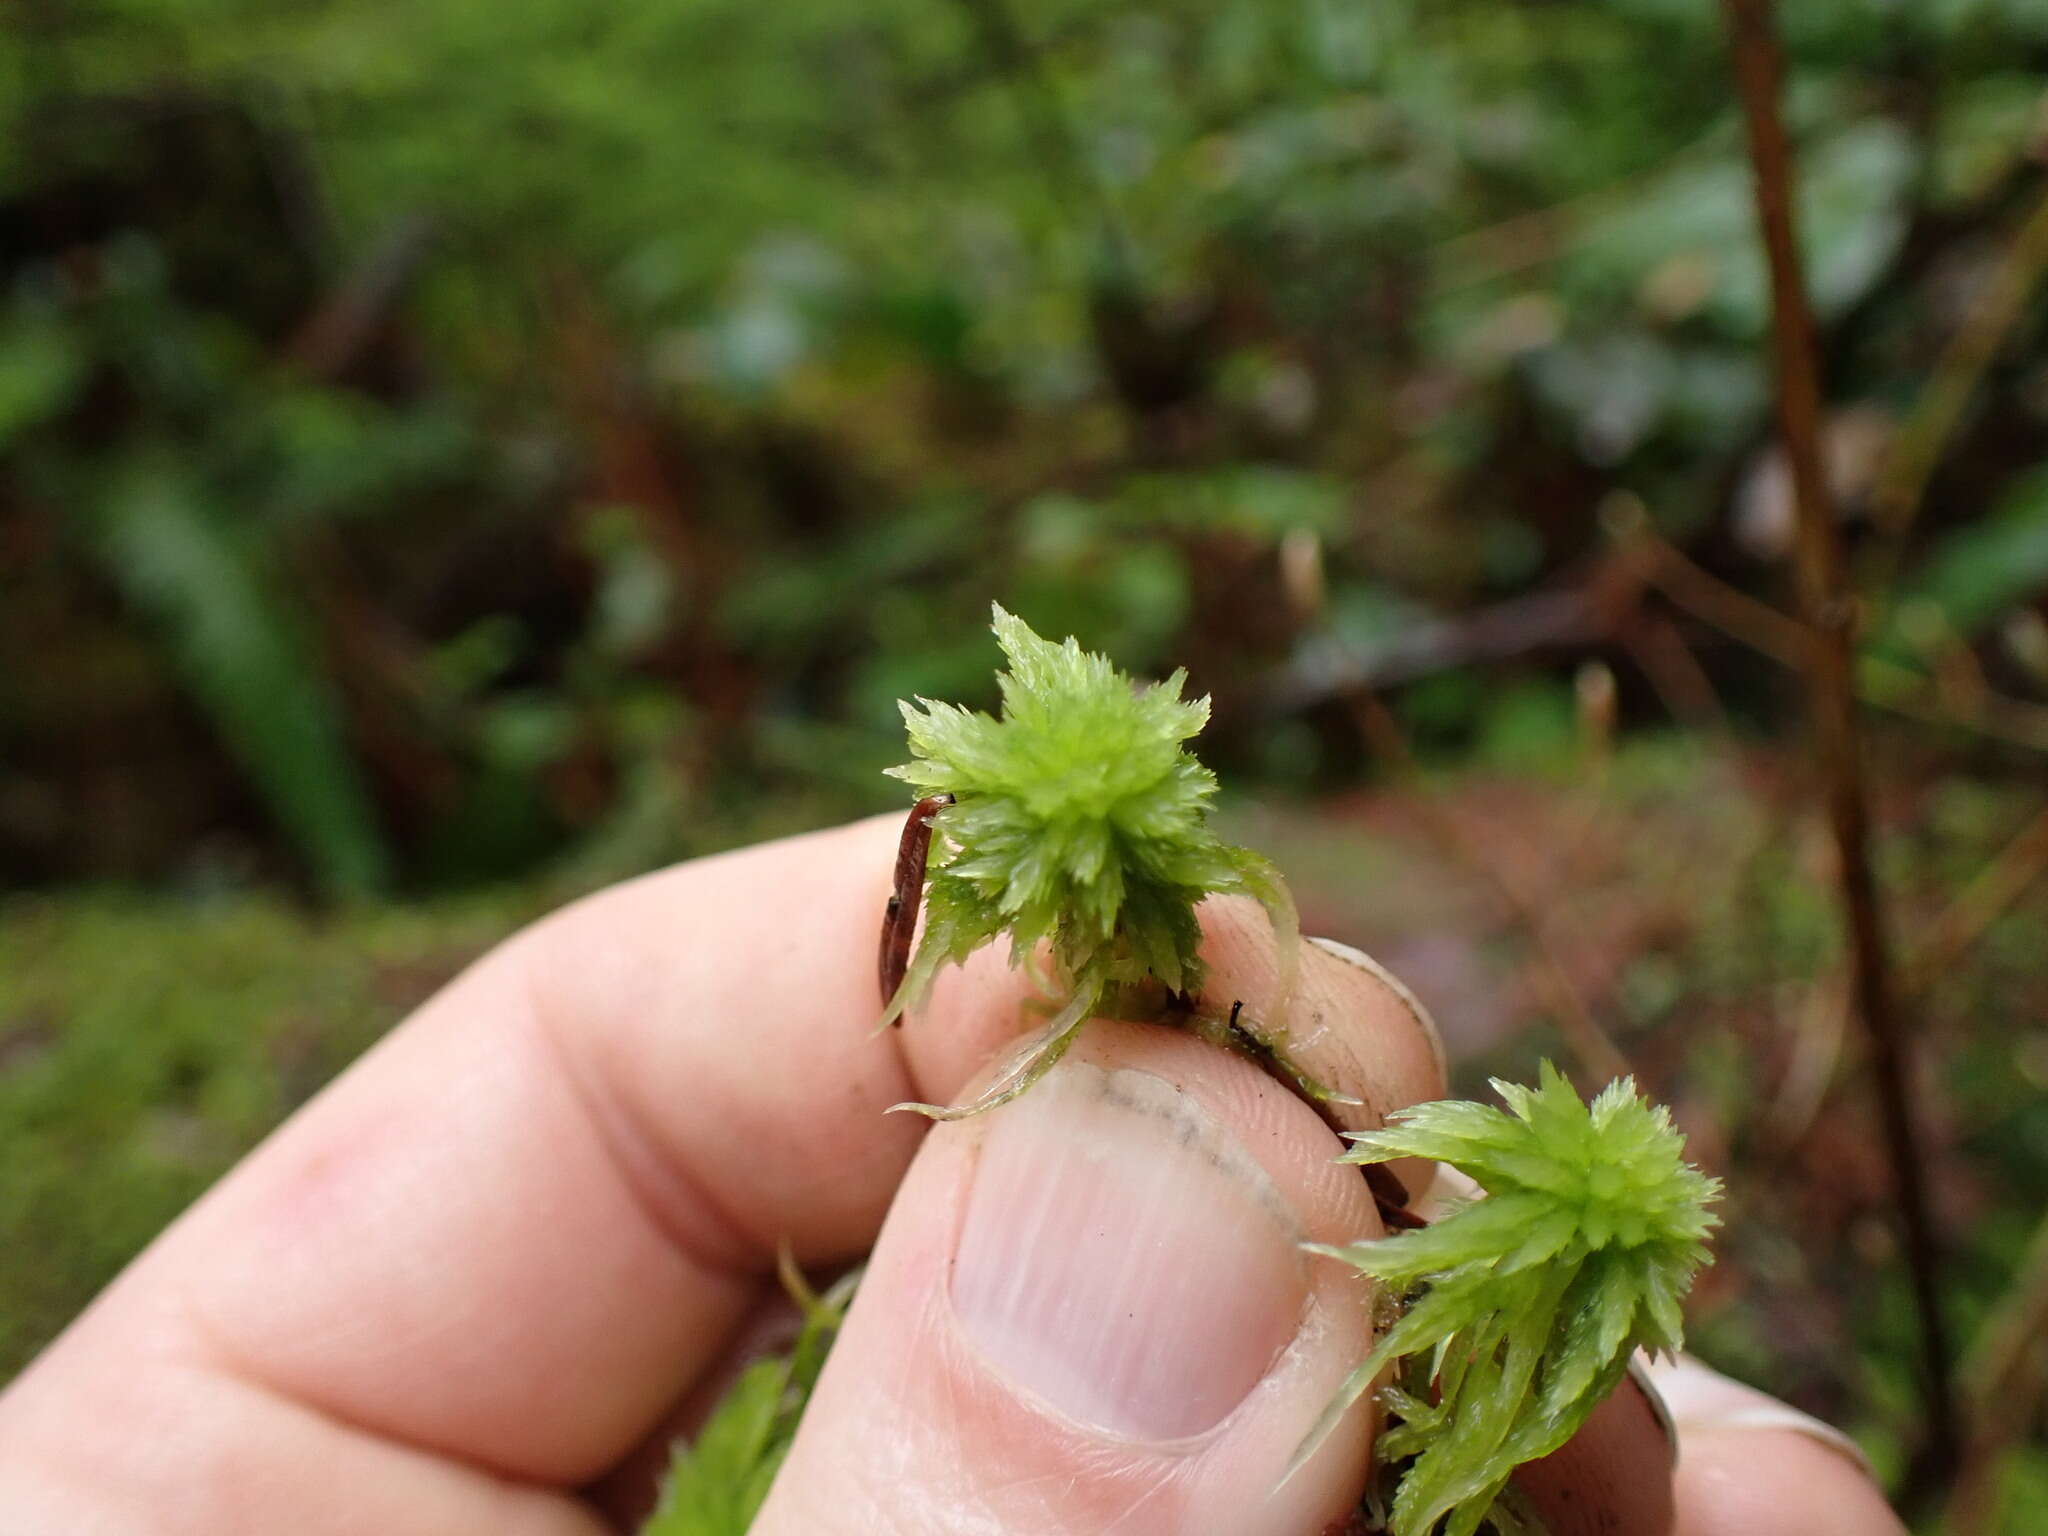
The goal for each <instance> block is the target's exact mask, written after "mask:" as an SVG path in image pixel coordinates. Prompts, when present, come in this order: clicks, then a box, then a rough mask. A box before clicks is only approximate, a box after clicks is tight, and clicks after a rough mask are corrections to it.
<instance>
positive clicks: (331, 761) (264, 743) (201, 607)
mask: <svg viewBox="0 0 2048 1536" xmlns="http://www.w3.org/2000/svg"><path fill="white" fill-rule="evenodd" d="M243 542H244V541H242V540H240V539H238V538H237V537H236V536H235V533H234V531H233V530H231V529H228V528H225V527H223V526H222V525H221V523H220V522H219V520H217V519H213V518H209V517H208V516H207V515H206V513H205V510H204V507H203V505H202V504H201V503H200V502H199V501H198V500H197V499H195V497H194V495H193V488H192V487H191V486H190V485H189V484H187V483H186V482H185V480H184V477H183V476H182V474H181V473H180V471H179V469H178V467H177V466H176V465H175V464H172V463H162V464H157V465H154V466H149V467H142V466H138V469H137V472H136V475H135V478H134V480H133V482H132V483H129V484H124V485H120V486H117V487H115V488H113V489H112V491H111V493H110V495H109V497H108V500H107V503H106V505H105V507H104V508H103V509H102V516H101V523H100V529H99V538H98V547H99V550H100V552H101V554H102V557H103V558H104V559H105V561H106V563H107V566H108V568H109V569H110V571H111V572H112V573H113V575H114V577H115V579H116V580H117V581H118V582H120V584H121V585H122V587H123V588H124V589H125V590H126V591H127V593H128V594H129V595H130V596H131V597H132V598H133V600H134V602H135V604H136V606H137V607H138V608H139V609H140V610H142V611H143V612H145V613H147V614H149V615H150V616H151V617H152V618H154V619H156V620H157V621H158V622H159V623H160V624H161V625H162V626H163V630H164V633H165V636H166V640H167V643H168V649H169V651H170V654H171V655H172V657H173V658H174V659H175V660H176V662H177V665H178V667H179V670H180V671H181V672H182V673H183V674H184V676H185V678H186V681H187V684H188V686H189V687H190V688H191V689H192V692H193V694H194V695H195V696H196V697H197V698H198V699H199V700H200V701H201V702H202V703H203V704H205V706H206V707H207V708H208V709H209V710H210V711H211V712H212V714H213V716H214V719H215V720H216V721H217V722H218V724H219V727H220V730H221V732H222V735H223V736H224V737H225V739H226V741H227V742H228V744H229V746H230V747H231V749H232V750H233V751H234V752H235V754H236V755H237V756H238V757H240V758H241V759H242V761H243V762H244V763H245V764H246V765H247V767H248V770H249V773H250V776H251V778H252V779H253V780H254V781H255V783H256V785H257V786H258V787H259V788H260V789H261V791H262V792H263V794H264V796H265V797H266V798H267V799H268V801H269V802H270V804H271V807H272V808H273V810H274V812H275V814H276V815H277V818H278V820H279V821H280V822H281V823H282V824H283V826H284V827H285V829H286V831H287V832H288V833H289V834H290V835H291V837H292V838H293V840H294V841H295V842H296V843H297V844H298V846H299V847H300V848H301V849H302V850H303V852H304V853H305V856H306V859H307V861H308V863H309V864H310V865H311V867H312V870H313V873H314V875H315V877H316V878H317V880H318V881H319V883H320V884H321V885H322V886H324V887H325V888H326V889H327V891H328V892H329V893H330V894H332V895H349V894H360V893H361V892H363V891H366V890H373V889H375V888H377V887H378V886H381V885H383V884H384V883H385V880H386V878H387V877H388V875H389V866H388V861H387V859H386V856H385V851H384V845H383V839H382V836H381V834H380V833H379V832H378V830H377V825H376V822H375V819H374V818H373V816H372V814H371V811H370V805H369V798H368V796H367V794H366V793H365V791H364V788H363V785H362V782H361V779H360V776H359V774H358V770H357V764H356V761H355V759H354V757H353V756H352V755H351V754H350V753H349V752H348V751H347V750H346V748H345V746H344V743H343V739H342V732H341V723H340V718H339V715H340V711H339V709H338V708H337V706H336V703H335V701H334V699H333V698H332V697H331V695H330V692H329V688H328V683H327V679H326V677H325V676H323V675H322V674H321V672H320V669H319V668H318V666H317V665H316V664H315V662H314V658H313V650H312V647H311V646H310V645H309V644H308V641H307V637H306V635H305V633H304V630H303V629H302V627H301V626H300V624H299V623H298V622H297V620H296V618H295V616H294V615H293V613H292V612H291V611H290V608H289V606H288V605H287V604H286V603H285V602H284V601H283V600H282V599H281V597H280V595H279V594H278V593H277V592H276V591H275V589H274V586H273V584H272V582H271V581H270V580H269V579H268V577H267V576H266V574H265V572H264V571H263V568H262V565H261V562H260V561H258V560H257V559H256V558H254V556H253V555H252V553H251V552H250V551H249V550H248V549H247V548H245V547H243Z"/></svg>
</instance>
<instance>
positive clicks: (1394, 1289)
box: [1317, 1062, 1720, 1536]
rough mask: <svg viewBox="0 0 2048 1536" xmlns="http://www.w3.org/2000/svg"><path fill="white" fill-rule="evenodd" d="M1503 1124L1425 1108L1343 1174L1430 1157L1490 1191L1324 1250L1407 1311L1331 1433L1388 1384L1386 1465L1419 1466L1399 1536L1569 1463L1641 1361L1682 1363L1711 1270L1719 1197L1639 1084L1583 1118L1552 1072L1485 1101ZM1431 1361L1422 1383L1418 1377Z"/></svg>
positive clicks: (1459, 1526)
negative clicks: (1402, 1365)
mask: <svg viewBox="0 0 2048 1536" xmlns="http://www.w3.org/2000/svg"><path fill="white" fill-rule="evenodd" d="M1493 1086H1494V1088H1495V1090H1496V1091H1497V1092H1498V1093H1499V1094H1500V1096H1501V1097H1502V1099H1504V1100H1505V1101H1506V1102H1507V1106H1508V1113H1503V1112H1501V1111H1500V1110H1497V1109H1492V1108H1489V1107H1487V1106H1485V1105H1481V1104H1474V1103H1468V1102H1464V1101H1460V1100H1448V1101H1444V1102H1441V1103H1435V1104H1422V1105H1417V1106H1415V1107H1414V1108H1411V1109H1406V1110H1402V1111H1400V1112H1399V1113H1397V1114H1396V1115H1394V1116H1392V1117H1391V1118H1390V1120H1389V1122H1388V1124H1387V1126H1386V1128H1385V1129H1383V1130H1379V1131H1370V1132H1361V1133H1357V1134H1354V1135H1352V1136H1351V1137H1350V1140H1351V1141H1352V1142H1353V1143H1354V1145H1353V1147H1352V1150H1351V1151H1350V1152H1349V1153H1347V1154H1346V1155H1345V1157H1344V1159H1343V1161H1345V1162H1350V1163H1380V1162H1386V1161H1389V1160H1391V1159H1394V1158H1400V1157H1424V1158H1432V1159H1435V1160H1436V1161H1439V1162H1442V1163H1447V1164H1449V1165H1450V1166H1451V1167H1454V1168H1456V1169H1458V1170H1459V1171H1460V1172H1462V1173H1464V1174H1466V1175H1467V1176H1468V1177H1470V1178H1471V1179H1472V1180H1473V1181H1474V1182H1476V1183H1477V1184H1478V1185H1479V1186H1480V1187H1481V1188H1482V1189H1484V1190H1485V1191H1486V1192H1487V1198H1486V1199H1484V1200H1479V1201H1474V1202H1472V1203H1470V1204H1467V1205H1465V1206H1463V1207H1461V1208H1460V1209H1458V1210H1456V1211H1454V1212H1453V1213H1452V1214H1450V1215H1448V1216H1445V1217H1444V1218H1443V1219H1441V1220H1439V1221H1437V1222H1435V1223H1433V1224H1431V1225H1430V1226H1427V1227H1423V1228H1421V1229H1418V1230H1415V1231H1409V1232H1403V1233H1400V1234H1398V1235H1396V1236H1393V1237H1389V1238H1382V1239H1378V1240H1376V1241H1367V1242H1358V1243H1352V1244H1349V1245H1346V1246H1343V1247H1318V1248H1317V1251H1318V1252H1322V1253H1327V1254H1329V1255H1330V1256H1332V1257H1334V1258H1338V1259H1341V1260H1343V1261H1344V1262H1345V1263H1347V1264H1350V1265H1352V1266H1354V1267H1355V1268H1357V1269H1359V1270H1360V1271H1362V1272H1363V1273H1365V1274H1368V1275H1371V1276H1372V1277H1373V1278H1374V1279H1376V1280H1377V1281H1379V1282H1380V1284H1381V1285H1382V1286H1384V1287H1386V1288H1387V1289H1388V1291H1389V1292H1391V1293H1392V1294H1393V1295H1395V1296H1397V1297H1401V1298H1404V1299H1405V1301H1406V1305H1405V1309H1404V1310H1403V1312H1402V1314H1401V1316H1400V1318H1399V1320H1398V1321H1396V1322H1395V1323H1394V1324H1393V1326H1392V1327H1390V1328H1388V1329H1387V1331H1386V1332H1385V1333H1384V1334H1383V1335H1382V1336H1381V1338H1380V1340H1379V1342H1378V1343H1377V1344H1375V1345H1374V1346H1373V1349H1372V1352H1371V1354H1370V1355H1368V1356H1367V1357H1366V1360H1365V1361H1364V1363H1363V1364H1362V1365H1360V1366H1359V1368H1358V1369H1357V1370H1356V1371H1355V1372H1354V1373H1353V1374H1352V1376H1351V1377H1350V1379H1349V1380H1348V1381H1347V1382H1346V1384H1345V1387H1344V1390H1343V1392H1342V1393H1341V1394H1340V1395H1339V1397H1338V1399H1337V1401H1336V1402H1335V1403H1334V1404H1333V1405H1332V1408H1331V1412H1330V1414H1328V1415H1326V1417H1325V1424H1326V1425H1327V1424H1328V1423H1330V1422H1333V1421H1334V1417H1335V1416H1336V1415H1338V1414H1341V1413H1342V1412H1343V1411H1344V1410H1345V1409H1347V1408H1348V1407H1349V1406H1350V1405H1351V1404H1352V1403H1353V1402H1355V1401H1357V1399H1358V1397H1359V1396H1360V1395H1361V1394H1363V1393H1364V1391H1365V1390H1366V1389H1367V1387H1369V1386H1370V1385H1371V1383H1372V1381H1373V1380H1374V1378H1375V1377H1377V1376H1378V1375H1379V1374H1380V1373H1381V1372H1382V1371H1383V1370H1385V1369H1386V1368H1387V1367H1388V1366H1389V1365H1393V1364H1395V1363H1397V1362H1406V1363H1408V1364H1409V1365H1410V1367H1411V1369H1410V1372H1409V1374H1408V1375H1406V1376H1405V1377H1404V1378H1403V1382H1402V1384H1401V1385H1398V1386H1391V1387H1389V1388H1387V1389H1386V1391H1385V1393H1384V1394H1383V1395H1384V1397H1385V1400H1386V1403H1387V1406H1388V1407H1389V1408H1390V1409H1391V1410H1393V1412H1394V1413H1396V1414H1397V1415H1398V1416H1399V1418H1400V1420H1401V1422H1400V1424H1399V1425H1398V1426H1396V1427H1394V1428H1392V1429H1390V1430H1388V1431H1387V1432H1386V1433H1385V1434H1384V1435H1383V1436H1382V1437H1381V1440H1380V1443H1379V1446H1378V1450H1377V1454H1378V1456H1379V1457H1380V1458H1381V1459H1382V1460H1385V1461H1394V1460H1400V1459H1403V1458H1408V1457H1412V1458H1414V1460H1413V1464H1412V1465H1411V1466H1409V1467H1408V1468H1407V1469H1406V1471H1405V1472H1404V1473H1403V1474H1402V1476H1401V1479H1400V1484H1399V1488H1398V1491H1397V1492H1396V1494H1395V1498H1394V1503H1393V1510H1392V1515H1393V1523H1392V1527H1391V1528H1392V1530H1393V1532H1394V1536H1426V1533H1428V1532H1430V1531H1433V1530H1435V1529H1436V1528H1437V1526H1438V1523H1439V1522H1440V1521H1446V1520H1447V1524H1446V1525H1445V1527H1444V1528H1445V1530H1446V1532H1447V1533H1448V1536H1471V1533H1472V1532H1473V1531H1475V1530H1476V1529H1477V1528H1478V1525H1479V1522H1480V1521H1481V1520H1482V1519H1483V1518H1485V1516H1486V1515H1487V1513H1488V1511H1489V1510H1490V1509H1491V1508H1492V1506H1493V1503H1494V1500H1495V1498H1496V1496H1497V1495H1498V1494H1499V1493H1500V1492H1501V1490H1502V1489H1503V1488H1504V1487H1505V1486H1506V1483H1507V1479H1508V1477H1509V1474H1511V1473H1512V1472H1513V1471H1514V1469H1515V1468H1516V1467H1517V1466H1519V1465H1521V1464H1522V1463H1523V1462H1525V1461H1530V1460H1533V1459H1535V1458H1536V1457H1539V1456H1547V1455H1549V1454H1550V1453H1551V1452H1552V1451H1554V1450H1556V1449H1557V1448H1558V1447H1559V1446H1561V1445H1563V1444H1564V1442H1565V1441H1566V1440H1568V1439H1569V1438H1570V1437H1571V1436H1572V1434H1573V1433H1574V1432H1575V1431H1576V1430H1577V1429H1578V1427H1579V1425H1581V1424H1582V1423H1584V1422H1585V1419H1586V1416H1587V1415H1588V1414H1589V1413H1591V1412H1592V1410H1593V1409H1594V1408H1595V1407H1596V1406H1597V1405H1598V1404H1599V1403H1600V1402H1601V1400H1602V1399H1604V1398H1605V1397H1606V1396H1607V1394H1608V1393H1609V1392H1611V1391H1613V1389H1614V1387H1615V1385H1616V1384H1617V1383H1618V1382H1619V1380H1620V1379H1621V1375H1622V1372H1623V1371H1624V1370H1625V1369H1626V1367H1627V1363H1628V1357H1629V1355H1630V1354H1631V1353H1632V1352H1634V1351H1635V1350H1636V1349H1638V1348H1647V1349H1650V1350H1652V1351H1664V1352H1667V1353H1676V1352H1677V1350H1678V1349H1679V1347H1680V1344H1681V1341H1682V1337H1683V1332H1684V1319H1683V1317H1682V1315H1681V1313H1680V1310H1679V1304H1680V1301H1681V1300H1682V1298H1683V1297H1684V1295H1685V1292H1686V1290H1687V1289H1688V1288H1689V1287H1690V1285H1691V1283H1692V1276H1693V1272H1694V1271H1695V1270H1696V1269H1697V1268H1698V1267H1699V1266H1700V1265H1701V1264H1702V1263H1704V1262H1705V1261H1706V1257H1707V1251H1706V1245H1705V1239H1706V1236H1707V1234H1708V1232H1709V1231H1711V1230H1712V1228H1713V1226H1714V1225H1715V1219H1714V1218H1713V1217H1712V1216H1711V1215H1709V1214H1708V1211H1707V1207H1708V1205H1709V1204H1710V1203H1711V1202H1712V1201H1713V1199H1714V1198H1715V1197H1716V1195H1717V1194H1718V1192H1719V1189H1720V1186H1719V1184H1718V1182H1717V1181H1715V1180H1713V1179H1710V1178H1708V1177H1707V1176H1706V1175H1704V1174H1701V1173H1699V1172H1697V1171H1696V1170H1694V1169H1693V1168H1691V1167H1689V1166H1688V1165H1687V1164H1686V1162H1685V1158H1684V1141H1683V1139H1682V1138H1681V1137H1680V1136H1679V1134H1678V1132H1677V1131H1676V1130H1675V1129H1674V1128H1673V1127H1672V1124H1671V1117H1670V1114H1669V1112H1668V1111H1666V1110H1665V1109H1663V1108H1661V1107H1655V1108H1653V1107H1652V1106H1650V1105H1649V1104H1647V1103H1646V1102H1644V1101H1643V1100H1642V1099H1640V1098H1639V1097H1637V1095H1636V1091H1635V1084H1634V1081H1633V1080H1632V1079H1623V1080H1621V1081H1618V1082H1614V1083H1610V1084H1609V1085H1608V1086H1607V1088H1606V1089H1605V1090H1603V1091H1602V1092H1601V1094H1600V1095H1599V1096H1598V1097H1597V1098H1596V1099H1594V1101H1593V1103H1592V1105H1591V1107H1590V1108H1588V1106H1587V1105H1585V1104H1584V1103H1583V1102H1582V1101H1581V1100H1580V1099H1579V1096H1578V1094H1577V1093H1576V1092H1575V1091H1574V1090H1573V1089H1572V1087H1571V1085H1570V1083H1568V1082H1567V1081H1565V1079H1564V1078H1563V1076H1562V1075H1560V1074H1559V1073H1558V1071H1557V1070H1556V1068H1554V1067H1552V1066H1551V1065H1550V1063H1548V1062H1545V1063H1544V1064H1543V1069H1542V1076H1541V1081H1540V1084H1539V1086H1538V1087H1536V1088H1535V1089H1533V1090H1532V1089H1528V1088H1523V1087H1519V1086H1517V1085H1515V1084H1513V1083H1504V1082H1501V1081H1499V1080H1497V1079H1496V1080H1495V1082H1494V1085H1493ZM1424 1361H1426V1362H1427V1365H1426V1366H1423V1365H1421V1364H1420V1362H1424Z"/></svg>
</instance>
